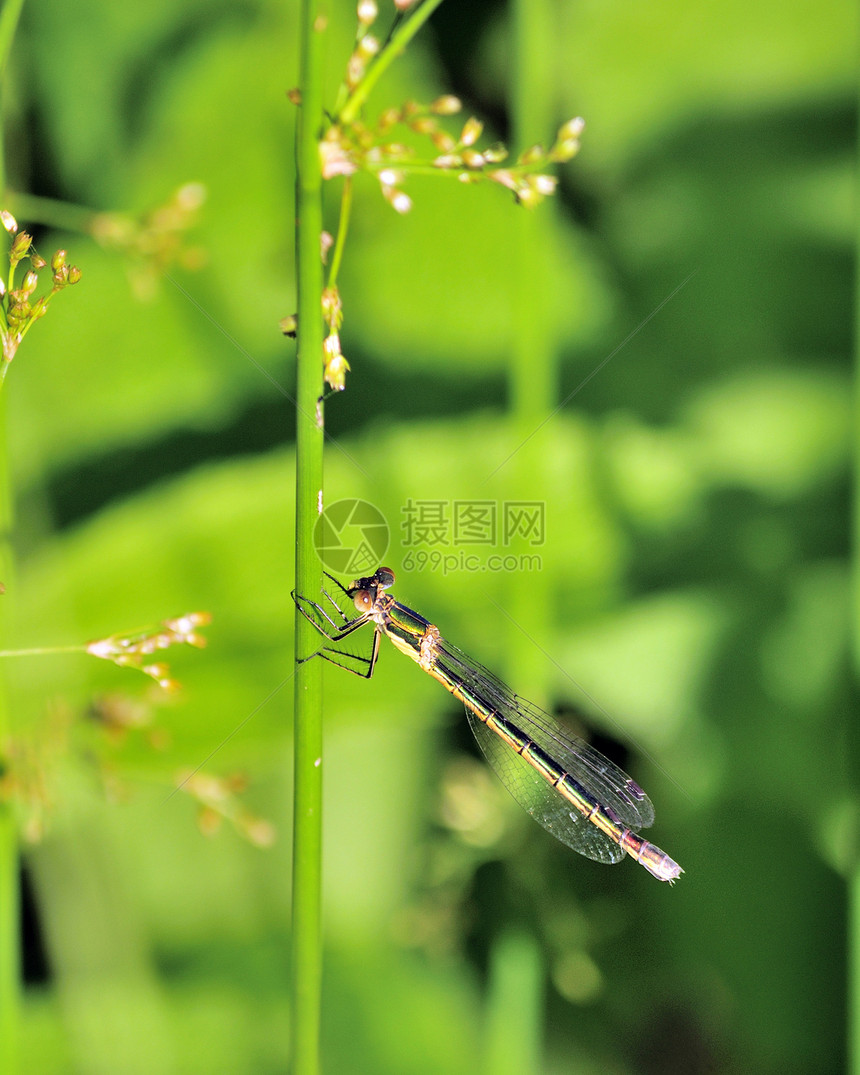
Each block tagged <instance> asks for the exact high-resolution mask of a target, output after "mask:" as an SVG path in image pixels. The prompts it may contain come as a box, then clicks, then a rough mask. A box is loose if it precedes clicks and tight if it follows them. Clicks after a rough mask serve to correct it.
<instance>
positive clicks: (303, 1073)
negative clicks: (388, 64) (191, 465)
mask: <svg viewBox="0 0 860 1075" xmlns="http://www.w3.org/2000/svg"><path fill="white" fill-rule="evenodd" d="M323 34H324V18H323V13H322V3H321V2H320V0H303V2H302V7H301V21H300V46H299V48H300V72H299V90H300V96H301V105H300V108H299V111H298V118H297V126H296V220H297V229H296V280H297V290H298V296H297V297H298V302H297V309H298V325H299V331H298V370H297V385H296V404H297V406H296V589H297V590H298V591H299V592H301V593H305V594H316V593H319V590H320V587H321V585H322V569H321V565H320V561H319V558H318V557H317V555H316V552H315V550H314V546H313V529H314V525H315V523H316V520H317V518H318V516H319V513H320V512H321V511H322V503H323V431H324V426H323V412H322V401H321V390H322V356H323V322H322V314H321V307H320V297H321V294H322V285H323V278H322V277H323V273H322V259H321V256H320V242H321V236H322V230H323V219H322V170H321V165H320V155H319V144H318V143H319V138H320V135H321V131H322V123H323V105H322V83H323V78H322V76H323V63H322V54H323ZM313 635H314V629H313V626H312V625H311V624H310V623H309V622H308V621H307V620H306V619H305V618H304V617H303V616H302V615H301V614H300V613H299V612H298V610H297V611H296V633H295V638H296V657H297V658H298V657H300V656H301V655H304V656H307V655H308V654H310V653H311V652H313V650H314V648H315V646H316V639H315V638H314V637H313ZM321 665H322V662H321V661H306V662H304V663H302V664H299V665H298V667H297V670H296V676H295V717H294V720H295V731H294V762H293V765H294V778H295V786H294V814H293V914H292V966H291V987H292V988H291V995H292V1026H291V1035H292V1036H291V1059H292V1067H291V1070H292V1073H293V1075H317V1073H318V1072H319V1035H320V1008H321V1000H320V992H321V987H322V921H321V919H322V914H321V899H322V862H321V858H322V669H321V667H320V666H321Z"/></svg>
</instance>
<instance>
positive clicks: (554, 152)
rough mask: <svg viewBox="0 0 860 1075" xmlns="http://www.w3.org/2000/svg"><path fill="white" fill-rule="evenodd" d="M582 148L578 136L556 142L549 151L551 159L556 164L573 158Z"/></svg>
mask: <svg viewBox="0 0 860 1075" xmlns="http://www.w3.org/2000/svg"><path fill="white" fill-rule="evenodd" d="M579 150H580V142H579V139H578V138H568V139H566V140H564V141H561V142H556V144H555V145H554V146H553V147H552V149H551V150H550V153H549V159H550V160H551V161H552V162H553V163H555V164H564V162H565V161H569V160H572V159H573V158H574V157H575V156H576V154H577V153H578V152H579Z"/></svg>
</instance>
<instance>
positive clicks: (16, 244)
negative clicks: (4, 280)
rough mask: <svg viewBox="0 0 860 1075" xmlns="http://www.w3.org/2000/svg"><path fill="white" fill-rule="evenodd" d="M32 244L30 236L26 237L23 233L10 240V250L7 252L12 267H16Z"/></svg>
mask: <svg viewBox="0 0 860 1075" xmlns="http://www.w3.org/2000/svg"><path fill="white" fill-rule="evenodd" d="M32 243H33V237H32V235H28V234H27V233H26V232H25V231H22V232H20V233H19V234H18V235H16V236H15V238H14V239H13V240H12V249H11V250H10V251H9V261H10V262H11V263H12V264H13V265H17V264H18V262H19V261H20V260H21V258H23V257H24V256H25V254H26V253H27V251H28V250H29V249H30V247H31V245H32Z"/></svg>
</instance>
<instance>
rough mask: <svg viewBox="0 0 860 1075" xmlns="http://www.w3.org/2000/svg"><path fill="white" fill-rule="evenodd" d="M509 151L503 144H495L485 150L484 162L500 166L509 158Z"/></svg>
mask: <svg viewBox="0 0 860 1075" xmlns="http://www.w3.org/2000/svg"><path fill="white" fill-rule="evenodd" d="M507 155H508V151H507V149H506V148H505V147H504V146H503V145H502V143H501V142H494V143H493V145H491V146H489V147H488V148H487V149H485V150H484V160H485V161H486V162H487V164H499V163H501V161H503V160H504V159H505V157H507Z"/></svg>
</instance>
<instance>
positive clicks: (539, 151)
mask: <svg viewBox="0 0 860 1075" xmlns="http://www.w3.org/2000/svg"><path fill="white" fill-rule="evenodd" d="M544 157H546V152H545V151H544V148H543V146H542V145H540V144H539V143H538V144H536V145H533V146H529V148H528V149H526V150H523V152H522V153H520V156H519V163H520V164H536V163H537V162H538V161H541V160H543V159H544Z"/></svg>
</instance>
